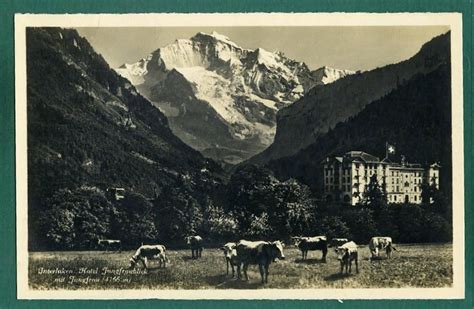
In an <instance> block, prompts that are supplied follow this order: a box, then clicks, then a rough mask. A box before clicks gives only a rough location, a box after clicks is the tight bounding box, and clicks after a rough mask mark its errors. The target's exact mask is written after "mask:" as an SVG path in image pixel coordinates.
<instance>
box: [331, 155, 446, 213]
mask: <svg viewBox="0 0 474 309" xmlns="http://www.w3.org/2000/svg"><path fill="white" fill-rule="evenodd" d="M322 164H323V166H324V194H325V197H326V199H338V200H341V201H344V202H346V203H350V204H351V205H355V204H357V203H359V202H362V200H363V198H364V192H365V190H366V188H367V185H368V184H369V182H370V179H371V177H372V176H373V175H374V174H375V175H376V177H377V181H378V183H379V185H380V186H381V187H382V188H384V191H385V193H386V196H387V201H388V202H389V203H413V204H420V203H421V184H423V183H429V184H434V185H435V186H436V188H439V169H440V166H439V165H438V164H436V163H435V164H432V165H429V166H421V165H420V164H410V163H407V162H404V160H402V162H400V163H394V162H391V161H389V160H387V159H386V158H385V159H383V160H380V159H379V158H378V157H375V156H373V155H370V154H368V153H365V152H362V151H349V152H347V153H346V154H345V155H344V156H342V157H332V158H329V157H328V158H326V159H325V160H324V161H323V162H322Z"/></svg>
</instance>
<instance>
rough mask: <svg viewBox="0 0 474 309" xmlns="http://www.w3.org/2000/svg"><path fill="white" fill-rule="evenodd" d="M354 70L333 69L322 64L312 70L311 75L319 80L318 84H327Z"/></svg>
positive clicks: (350, 73) (352, 72)
mask: <svg viewBox="0 0 474 309" xmlns="http://www.w3.org/2000/svg"><path fill="white" fill-rule="evenodd" d="M354 73H355V72H354V71H350V70H341V69H335V68H331V67H328V66H323V67H321V68H319V69H316V70H314V71H313V76H314V77H315V79H316V80H318V81H319V83H318V84H320V85H327V84H330V83H333V82H335V81H336V80H338V79H340V78H343V77H346V76H348V75H352V74H354Z"/></svg>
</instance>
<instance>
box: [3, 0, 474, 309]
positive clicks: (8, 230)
mask: <svg viewBox="0 0 474 309" xmlns="http://www.w3.org/2000/svg"><path fill="white" fill-rule="evenodd" d="M141 12H156V13H159V12H180V13H188V12H460V13H462V15H463V54H464V59H463V65H464V129H465V131H464V145H465V149H464V155H465V175H466V177H465V200H466V203H465V217H466V226H465V230H466V234H465V243H466V252H465V260H466V265H465V266H466V273H465V277H466V299H465V300H435V301H429V300H396V301H392V300H370V301H369V300H346V301H344V302H343V303H339V302H338V301H336V300H325V301H324V300H321V301H317V300H314V301H296V300H285V301H282V300H278V301H271V300H262V301H255V300H251V301H249V300H239V301H167V300H121V301H86V300H81V301H26V300H22V301H19V300H17V299H16V254H15V253H16V243H15V228H16V226H15V149H14V145H15V144H14V143H15V141H14V36H13V30H14V14H15V13H58V14H59V13H141ZM471 44H472V4H471V1H468V0H464V1H456V0H444V1H443V0H412V1H409V0H404V1H396V0H391V1H389V0H383V1H380V0H379V1H377V0H359V1H356V0H325V1H316V0H313V1H310V0H300V1H291V0H282V1H249V0H245V1H243V0H240V1H230V0H220V1H218V0H216V1H212V0H200V1H198V0H195V1H192V0H189V1H184V0H177V1H158V0H137V1H131V0H130V1H127V0H69V1H68V0H61V1H59V0H56V1H54V0H36V1H35V0H0V59H1V63H0V72H1V73H0V76H1V84H0V87H1V88H0V124H1V129H0V162H1V164H0V171H1V172H0V255H1V264H0V265H1V266H0V309H4V308H32V307H34V308H71V309H72V308H85V307H87V308H142V307H144V308H160V307H171V308H181V307H194V308H222V307H223V306H224V307H229V308H243V307H249V308H270V307H282V308H313V307H316V306H327V307H330V308H342V307H346V308H347V307H348V306H350V307H355V308H368V307H374V308H380V307H382V306H383V308H385V309H389V308H400V307H402V308H420V307H421V308H447V307H450V308H451V307H452V308H474V307H473V291H474V286H473V278H474V274H473V264H474V255H473V244H474V237H473V233H472V232H473V221H474V212H473V199H472V189H471V188H473V184H472V176H473V169H472V162H471V159H472V157H473V156H472V115H473V110H472V91H471V89H472V88H471V86H472V80H471V77H472V73H471V72H472V64H471V62H472V49H471Z"/></svg>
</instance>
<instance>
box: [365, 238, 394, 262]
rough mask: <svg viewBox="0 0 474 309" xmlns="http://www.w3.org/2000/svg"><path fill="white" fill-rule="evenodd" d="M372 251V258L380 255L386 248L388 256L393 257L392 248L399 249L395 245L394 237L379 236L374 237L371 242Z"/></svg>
mask: <svg viewBox="0 0 474 309" xmlns="http://www.w3.org/2000/svg"><path fill="white" fill-rule="evenodd" d="M369 249H370V253H371V254H372V256H371V259H373V258H375V257H379V256H380V250H385V253H386V254H387V258H391V256H392V250H395V251H396V250H397V249H395V247H394V246H393V243H392V237H387V236H377V237H372V238H371V239H370V242H369Z"/></svg>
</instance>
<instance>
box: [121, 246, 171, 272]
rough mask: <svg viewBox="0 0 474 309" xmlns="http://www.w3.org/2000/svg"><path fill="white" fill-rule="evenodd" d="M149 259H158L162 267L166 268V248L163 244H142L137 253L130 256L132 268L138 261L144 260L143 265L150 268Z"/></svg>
mask: <svg viewBox="0 0 474 309" xmlns="http://www.w3.org/2000/svg"><path fill="white" fill-rule="evenodd" d="M148 259H150V260H158V262H159V263H160V267H164V268H166V262H169V260H168V258H167V257H166V248H165V246H163V245H141V246H140V248H138V249H137V251H136V252H135V254H134V255H133V256H132V257H131V258H130V268H133V267H135V265H136V264H137V263H138V262H142V264H143V267H145V269H148Z"/></svg>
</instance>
